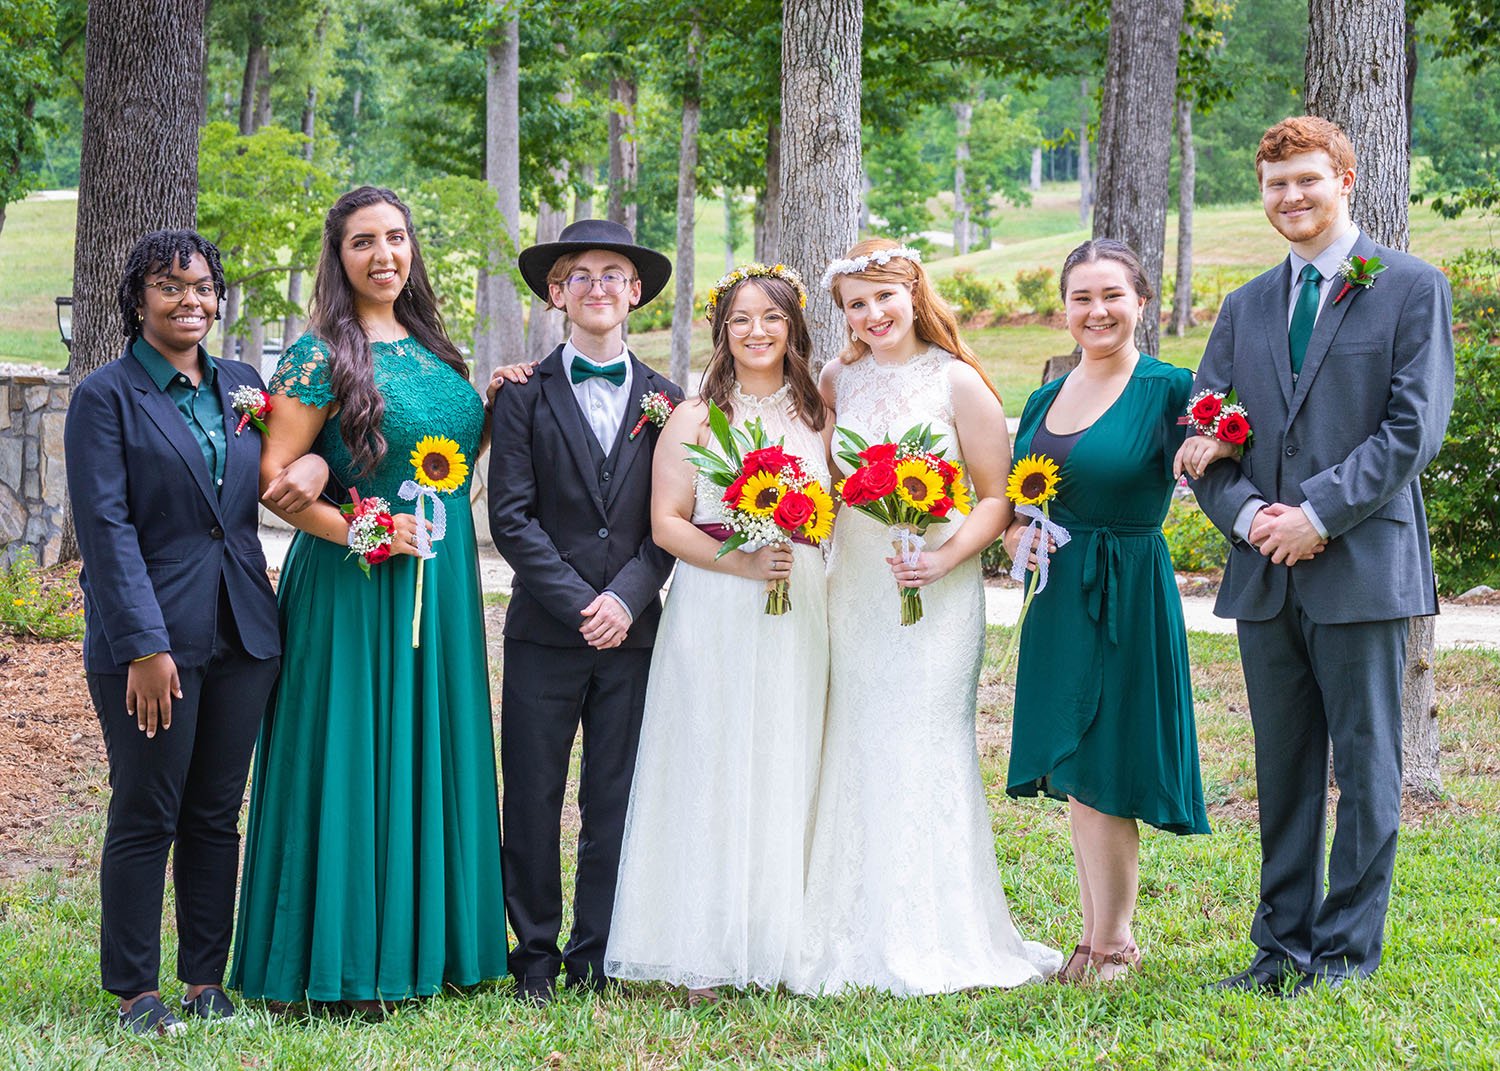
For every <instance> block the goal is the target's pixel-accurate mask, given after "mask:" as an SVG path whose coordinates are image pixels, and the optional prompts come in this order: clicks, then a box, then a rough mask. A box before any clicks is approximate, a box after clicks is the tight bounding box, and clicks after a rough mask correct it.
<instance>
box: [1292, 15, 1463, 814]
mask: <svg viewBox="0 0 1500 1071" xmlns="http://www.w3.org/2000/svg"><path fill="white" fill-rule="evenodd" d="M1351 71H1357V72H1359V73H1360V76H1359V77H1357V78H1351V77H1350V76H1349V72H1351ZM1306 77H1307V82H1306V87H1305V88H1306V97H1307V108H1308V111H1309V112H1310V113H1311V114H1313V115H1318V116H1322V117H1323V118H1324V119H1329V120H1332V121H1333V122H1335V123H1337V124H1338V125H1339V126H1341V127H1343V129H1344V130H1345V132H1346V133H1348V135H1349V140H1350V141H1352V142H1353V143H1354V155H1355V159H1356V160H1358V161H1359V163H1358V179H1357V181H1356V182H1355V184H1354V194H1353V196H1352V198H1351V200H1350V211H1351V213H1352V214H1353V216H1354V222H1355V223H1356V224H1358V225H1359V228H1360V230H1362V231H1364V232H1365V233H1366V234H1368V235H1369V236H1370V237H1371V238H1373V239H1374V240H1375V241H1377V242H1379V243H1381V244H1382V245H1388V246H1390V247H1392V248H1393V249H1406V248H1407V246H1408V243H1409V240H1410V230H1409V220H1408V215H1409V198H1408V183H1409V176H1410V173H1411V154H1410V142H1409V141H1408V138H1407V132H1406V114H1407V113H1406V41H1405V4H1404V3H1403V0H1368V2H1366V3H1362V4H1347V5H1345V4H1310V5H1308V32H1307V59H1306ZM1434 641H1435V626H1434V623H1433V619H1432V618H1430V617H1414V618H1412V619H1411V625H1410V626H1409V628H1408V630H1407V635H1406V681H1405V690H1404V691H1403V693H1402V703H1401V746H1402V752H1403V762H1402V770H1401V780H1402V783H1403V786H1404V787H1405V788H1406V789H1408V790H1416V791H1420V792H1431V791H1435V790H1436V789H1437V788H1438V787H1439V785H1440V783H1441V781H1440V775H1439V772H1438V752H1439V741H1438V725H1437V699H1436V693H1437V684H1436V680H1435V678H1434V675H1433V672H1432V661H1433V646H1434Z"/></svg>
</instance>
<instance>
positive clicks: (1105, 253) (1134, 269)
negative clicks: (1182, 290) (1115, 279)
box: [1057, 238, 1156, 304]
mask: <svg viewBox="0 0 1500 1071" xmlns="http://www.w3.org/2000/svg"><path fill="white" fill-rule="evenodd" d="M1096 260H1113V261H1114V262H1115V263H1116V264H1119V265H1120V266H1121V267H1123V268H1124V269H1125V274H1126V275H1128V276H1129V277H1130V285H1131V286H1132V287H1134V288H1135V293H1136V296H1137V297H1143V298H1145V299H1146V300H1147V301H1150V300H1151V299H1152V297H1154V296H1155V293H1156V292H1155V290H1153V289H1152V287H1151V280H1150V279H1148V278H1146V269H1145V268H1143V267H1141V258H1140V257H1138V256H1136V255H1135V250H1134V249H1131V248H1130V246H1128V245H1126V244H1125V243H1124V242H1120V241H1116V240H1115V239H1114V238H1092V239H1090V240H1089V241H1087V242H1084V243H1083V244H1082V245H1080V246H1076V247H1074V249H1073V252H1071V253H1069V254H1068V259H1067V260H1065V261H1063V267H1062V278H1060V279H1058V281H1057V290H1058V293H1059V294H1061V295H1062V299H1063V304H1067V301H1068V273H1069V272H1071V271H1072V270H1073V269H1074V268H1076V267H1078V265H1080V264H1092V263H1094V262H1095V261H1096Z"/></svg>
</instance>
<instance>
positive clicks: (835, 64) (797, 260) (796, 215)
mask: <svg viewBox="0 0 1500 1071" xmlns="http://www.w3.org/2000/svg"><path fill="white" fill-rule="evenodd" d="M863 30H864V3H863V0H786V2H785V3H784V4H783V6H782V33H781V137H782V144H781V196H782V202H781V259H782V260H783V261H785V262H786V263H787V264H789V265H791V266H792V267H793V268H795V269H796V270H797V271H799V272H801V273H802V277H803V278H804V279H806V280H807V282H808V284H809V289H810V290H811V293H810V295H809V297H808V302H807V319H808V325H809V327H811V329H812V338H813V352H812V365H813V368H814V370H816V369H818V368H821V367H822V365H823V363H824V362H825V361H828V360H831V359H832V358H833V357H835V356H836V355H837V354H838V352H839V350H841V349H842V348H843V346H844V341H845V339H846V338H847V337H848V332H847V329H846V327H845V322H844V316H843V313H842V312H840V311H839V309H838V307H837V306H836V305H834V303H833V297H832V295H831V294H829V293H828V291H826V290H824V289H823V288H822V287H821V286H818V285H817V280H818V279H819V277H820V276H821V275H822V274H823V269H824V268H826V267H827V266H828V263H829V261H831V260H835V259H837V258H839V257H842V256H843V255H844V253H845V252H846V251H847V250H848V249H849V247H850V246H851V245H853V244H854V242H855V240H856V239H857V238H858V237H859V222H860V208H861V201H862V198H861V197H860V191H861V190H862V189H863V185H862V184H863V180H864V175H863V174H862V171H861V167H860V108H859V100H860V38H861V35H862V33H863Z"/></svg>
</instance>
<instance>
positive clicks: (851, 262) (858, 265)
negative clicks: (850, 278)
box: [822, 245, 922, 290]
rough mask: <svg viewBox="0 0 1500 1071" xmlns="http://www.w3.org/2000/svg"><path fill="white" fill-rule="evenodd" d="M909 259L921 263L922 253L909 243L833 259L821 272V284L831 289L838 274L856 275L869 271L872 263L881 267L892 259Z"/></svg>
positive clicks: (824, 287) (826, 288) (825, 288)
mask: <svg viewBox="0 0 1500 1071" xmlns="http://www.w3.org/2000/svg"><path fill="white" fill-rule="evenodd" d="M898 259H899V260H909V261H911V262H912V263H913V264H920V263H922V254H921V253H920V252H918V251H917V250H915V249H913V248H912V247H911V246H909V245H903V246H898V247H897V248H895V249H877V250H876V251H875V252H873V253H866V254H865V255H864V256H859V257H850V258H849V259H848V260H835V261H834V262H833V263H832V264H830V265H828V267H827V268H826V269H825V270H824V272H823V281H822V286H823V289H824V290H832V289H833V281H834V279H836V278H838V277H839V276H840V275H858V274H859V273H860V272H863V271H869V269H870V265H871V264H873V265H875V266H876V267H878V268H883V267H885V266H886V265H887V264H889V263H890V262H891V261H892V260H898Z"/></svg>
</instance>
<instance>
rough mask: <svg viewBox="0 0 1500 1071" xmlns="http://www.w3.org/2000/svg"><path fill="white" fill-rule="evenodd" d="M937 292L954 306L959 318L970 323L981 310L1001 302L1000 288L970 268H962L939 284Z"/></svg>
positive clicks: (988, 308) (986, 310)
mask: <svg viewBox="0 0 1500 1071" xmlns="http://www.w3.org/2000/svg"><path fill="white" fill-rule="evenodd" d="M937 292H938V293H939V294H940V295H942V298H943V300H944V301H946V302H947V303H948V304H949V305H952V306H953V312H954V313H955V315H957V316H958V318H959V320H961V321H963V322H964V323H968V322H969V321H971V320H973V319H974V317H976V316H978V315H979V314H980V313H981V312H988V311H990V310H991V309H993V308H995V306H996V305H997V304H998V303H999V302H1000V293H999V290H998V289H997V288H996V287H995V286H994V285H993V284H991V283H987V282H985V281H984V280H983V279H981V278H979V276H977V275H975V274H974V272H973V271H971V270H970V269H968V268H960V269H958V271H956V272H954V273H953V274H952V275H950V276H949V277H948V278H946V279H941V280H939V281H938V284H937Z"/></svg>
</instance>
